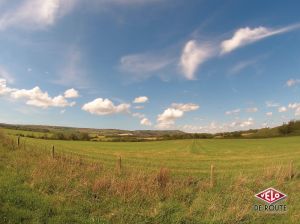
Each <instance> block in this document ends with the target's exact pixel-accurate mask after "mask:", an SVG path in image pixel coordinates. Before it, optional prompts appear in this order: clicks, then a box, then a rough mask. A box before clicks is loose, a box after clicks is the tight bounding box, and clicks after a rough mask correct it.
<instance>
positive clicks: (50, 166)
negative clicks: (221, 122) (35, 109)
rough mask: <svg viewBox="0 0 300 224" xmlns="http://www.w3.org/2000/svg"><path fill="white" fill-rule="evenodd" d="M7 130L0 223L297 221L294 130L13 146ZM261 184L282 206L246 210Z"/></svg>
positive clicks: (299, 166)
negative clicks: (278, 195)
mask: <svg viewBox="0 0 300 224" xmlns="http://www.w3.org/2000/svg"><path fill="white" fill-rule="evenodd" d="M8 134H9V136H8V137H7V136H6V135H5V134H2V137H1V142H2V143H3V144H2V146H1V147H0V154H1V157H0V161H1V163H0V203H1V204H0V223H157V224H159V223H195V224H196V223H299V222H300V213H299V210H300V200H299V199H300V191H299V189H300V175H299V170H300V137H299V136H298V137H297V136H296V137H280V138H266V139H197V140H193V139H188V140H169V141H152V142H89V141H62V140H44V139H34V138H21V141H20V145H19V147H18V146H17V143H16V141H17V140H16V136H14V135H13V134H15V133H13V134H12V133H8ZM53 146H54V155H53V154H52V147H53ZM120 160H121V161H120ZM212 165H213V172H212V170H211V166H212ZM268 187H274V188H276V189H278V190H280V191H282V192H284V193H286V194H287V195H288V198H287V199H286V200H284V201H282V203H284V204H286V205H287V206H288V211H287V212H285V213H265V212H256V211H254V210H253V206H254V204H259V203H260V204H263V202H261V201H259V200H258V199H256V198H255V197H254V194H256V193H258V192H260V191H262V190H264V189H265V188H268Z"/></svg>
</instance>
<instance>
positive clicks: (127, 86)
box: [0, 0, 300, 132]
mask: <svg viewBox="0 0 300 224" xmlns="http://www.w3.org/2000/svg"><path fill="white" fill-rule="evenodd" d="M299 8H300V3H299V1H254V0H253V1H240V0H236V1H235V0H232V1H213V0H209V1H208V0H207V1H205V0H203V1H200V0H198V1H196V0H189V1H184V0H90V1H83V0H23V1H20V0H13V1H12V0H10V1H8V0H0V49H1V51H0V103H1V107H0V122H4V123H19V124H49V125H63V126H77V127H94V128H120V129H130V130H135V129H180V130H184V131H188V132H220V131H231V130H241V129H250V128H260V127H265V126H268V127H272V126H276V125H278V124H281V123H282V122H286V121H289V120H291V119H299V117H300V44H299V42H300V16H299Z"/></svg>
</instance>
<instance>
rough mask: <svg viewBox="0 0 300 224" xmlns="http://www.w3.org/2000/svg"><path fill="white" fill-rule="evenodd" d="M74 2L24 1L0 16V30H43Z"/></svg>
mask: <svg viewBox="0 0 300 224" xmlns="http://www.w3.org/2000/svg"><path fill="white" fill-rule="evenodd" d="M76 2H77V1H76V0H25V1H22V3H21V4H19V5H18V6H17V7H15V8H10V9H8V10H7V11H6V12H4V13H2V15H1V16H0V30H4V29H7V28H9V27H21V28H27V29H43V28H45V27H48V26H51V25H53V24H54V23H55V22H56V20H57V19H58V18H59V17H61V16H63V15H65V14H66V13H67V12H69V10H70V9H71V8H72V7H73V6H74V4H75V3H76Z"/></svg>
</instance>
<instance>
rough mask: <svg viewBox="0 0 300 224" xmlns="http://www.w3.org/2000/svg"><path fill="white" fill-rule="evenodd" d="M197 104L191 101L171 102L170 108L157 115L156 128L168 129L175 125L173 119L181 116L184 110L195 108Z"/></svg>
mask: <svg viewBox="0 0 300 224" xmlns="http://www.w3.org/2000/svg"><path fill="white" fill-rule="evenodd" d="M198 108H199V106H198V105H196V104H193V103H187V104H182V103H173V104H172V105H171V107H170V108H167V109H166V110H165V111H164V112H163V113H162V114H159V115H158V116H157V125H156V127H157V128H160V129H169V128H172V127H173V126H174V125H175V121H176V120H177V119H178V118H180V117H182V116H183V115H184V113H185V112H188V111H193V110H197V109H198Z"/></svg>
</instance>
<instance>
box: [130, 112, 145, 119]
mask: <svg viewBox="0 0 300 224" xmlns="http://www.w3.org/2000/svg"><path fill="white" fill-rule="evenodd" d="M132 116H133V117H137V118H140V119H142V118H144V117H145V114H140V113H133V114H132Z"/></svg>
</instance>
